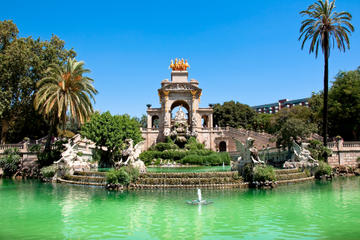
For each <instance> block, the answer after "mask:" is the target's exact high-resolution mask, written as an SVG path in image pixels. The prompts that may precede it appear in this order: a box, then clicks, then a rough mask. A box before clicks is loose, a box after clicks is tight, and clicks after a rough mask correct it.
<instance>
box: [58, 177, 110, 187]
mask: <svg viewBox="0 0 360 240" xmlns="http://www.w3.org/2000/svg"><path fill="white" fill-rule="evenodd" d="M58 181H59V182H61V183H68V184H79V185H90V186H99V187H100V186H101V187H102V186H105V183H94V182H78V181H72V180H66V179H62V178H58Z"/></svg>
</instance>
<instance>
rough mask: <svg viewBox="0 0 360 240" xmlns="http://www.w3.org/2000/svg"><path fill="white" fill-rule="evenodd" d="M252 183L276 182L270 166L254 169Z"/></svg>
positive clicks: (258, 166) (260, 166) (259, 166)
mask: <svg viewBox="0 0 360 240" xmlns="http://www.w3.org/2000/svg"><path fill="white" fill-rule="evenodd" d="M253 181H258V182H265V181H276V175H275V171H274V168H273V167H272V166H268V165H267V166H262V165H257V166H255V168H254V175H253Z"/></svg>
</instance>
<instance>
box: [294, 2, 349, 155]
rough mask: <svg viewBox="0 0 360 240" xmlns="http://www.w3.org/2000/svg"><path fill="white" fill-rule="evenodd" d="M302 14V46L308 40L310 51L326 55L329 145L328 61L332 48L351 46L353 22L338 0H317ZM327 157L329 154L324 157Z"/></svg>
mask: <svg viewBox="0 0 360 240" xmlns="http://www.w3.org/2000/svg"><path fill="white" fill-rule="evenodd" d="M300 14H301V15H302V16H303V17H306V19H305V20H303V21H302V22H301V27H300V33H301V34H300V37H299V40H301V39H302V45H301V49H303V48H304V45H305V42H307V41H308V40H309V41H311V42H310V49H309V53H313V52H315V57H317V55H318V50H319V46H320V47H321V49H322V52H323V54H324V61H325V65H324V110H323V137H324V146H327V125H328V121H327V118H328V116H327V115H328V81H329V77H328V68H329V67H328V61H329V55H330V48H334V47H335V45H336V46H337V47H338V49H339V50H340V51H344V52H345V49H346V47H347V48H348V49H350V42H349V37H348V34H349V35H351V32H353V31H354V27H353V26H352V25H351V23H350V21H351V18H352V16H351V14H350V13H348V12H340V13H337V12H335V0H333V1H331V2H329V0H318V1H317V2H315V3H314V4H312V5H310V6H309V7H308V8H307V9H306V10H305V11H301V12H300ZM325 157H326V159H327V156H325Z"/></svg>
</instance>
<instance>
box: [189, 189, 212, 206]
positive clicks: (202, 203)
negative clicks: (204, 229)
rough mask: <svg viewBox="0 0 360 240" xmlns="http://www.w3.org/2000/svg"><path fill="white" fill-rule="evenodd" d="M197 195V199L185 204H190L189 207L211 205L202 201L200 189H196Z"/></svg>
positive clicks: (209, 202)
mask: <svg viewBox="0 0 360 240" xmlns="http://www.w3.org/2000/svg"><path fill="white" fill-rule="evenodd" d="M197 195H198V199H196V200H191V201H186V203H187V204H191V205H208V204H211V203H213V202H211V201H207V200H202V196H201V189H200V188H198V189H197Z"/></svg>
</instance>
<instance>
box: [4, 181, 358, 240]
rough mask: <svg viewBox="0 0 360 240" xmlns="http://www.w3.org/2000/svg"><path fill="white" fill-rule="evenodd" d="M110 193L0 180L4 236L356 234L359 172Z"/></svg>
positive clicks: (343, 236)
mask: <svg viewBox="0 0 360 240" xmlns="http://www.w3.org/2000/svg"><path fill="white" fill-rule="evenodd" d="M202 196H203V199H207V200H211V201H213V202H214V203H213V204H211V205H206V206H193V205H187V204H186V203H185V202H186V200H189V199H194V198H196V189H194V190H157V191H132V192H123V193H121V192H108V191H106V190H105V189H103V188H98V187H84V186H76V185H65V184H51V183H47V184H44V183H41V182H39V181H12V180H7V179H0V226H1V227H0V239H118V238H125V239H240V238H242V239H254V238H259V239H289V238H292V239H356V238H357V239H358V238H359V235H360V228H359V226H360V217H359V216H360V178H358V177H352V178H337V179H335V180H333V181H332V182H310V183H303V184H296V185H289V186H280V187H278V188H276V189H274V190H203V191H202Z"/></svg>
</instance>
